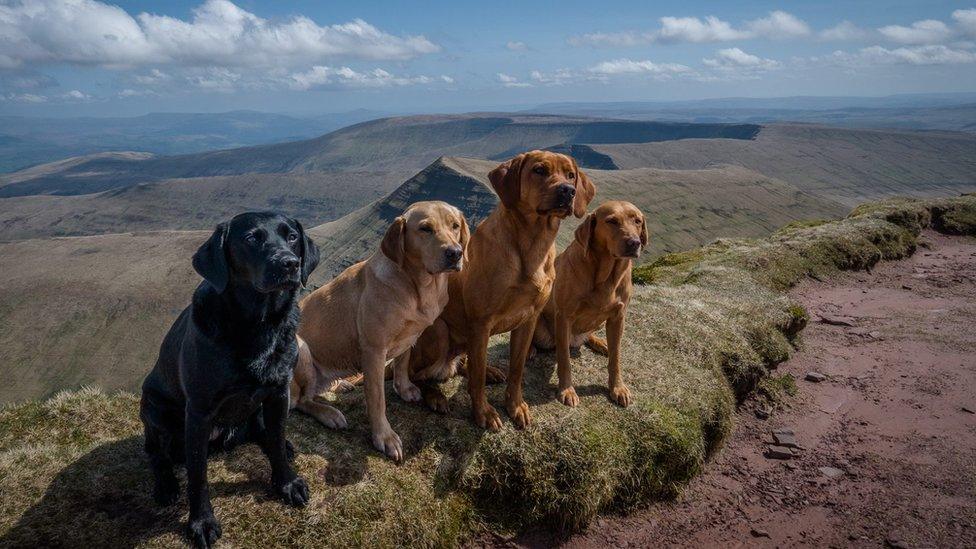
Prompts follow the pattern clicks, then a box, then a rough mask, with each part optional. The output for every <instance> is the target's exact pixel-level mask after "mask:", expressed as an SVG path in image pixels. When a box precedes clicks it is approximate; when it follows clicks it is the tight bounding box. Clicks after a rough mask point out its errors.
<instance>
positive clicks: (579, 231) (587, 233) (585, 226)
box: [575, 214, 596, 257]
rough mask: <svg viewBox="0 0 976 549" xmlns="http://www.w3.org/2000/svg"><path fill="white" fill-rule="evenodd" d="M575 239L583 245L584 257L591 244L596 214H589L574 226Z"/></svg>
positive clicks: (594, 231)
mask: <svg viewBox="0 0 976 549" xmlns="http://www.w3.org/2000/svg"><path fill="white" fill-rule="evenodd" d="M575 234H576V241H577V242H579V243H580V246H583V257H586V256H587V254H588V253H589V251H590V247H591V246H592V245H593V235H594V234H596V216H595V215H593V214H590V215H588V216H586V219H584V220H583V221H582V223H580V224H579V227H576V233H575Z"/></svg>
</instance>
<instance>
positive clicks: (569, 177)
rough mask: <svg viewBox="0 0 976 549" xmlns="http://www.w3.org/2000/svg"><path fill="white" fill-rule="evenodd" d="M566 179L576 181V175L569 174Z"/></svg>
mask: <svg viewBox="0 0 976 549" xmlns="http://www.w3.org/2000/svg"><path fill="white" fill-rule="evenodd" d="M566 179H576V174H575V173H573V172H569V173H568V174H566Z"/></svg>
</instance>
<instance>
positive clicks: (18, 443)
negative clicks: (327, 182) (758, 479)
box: [0, 195, 976, 547]
mask: <svg viewBox="0 0 976 549" xmlns="http://www.w3.org/2000/svg"><path fill="white" fill-rule="evenodd" d="M974 211H976V196H972V195H970V196H965V197H961V198H957V199H948V200H938V201H924V200H911V201H894V200H893V201H886V202H883V203H877V204H872V205H869V206H864V207H861V208H858V209H857V210H855V211H854V212H853V213H852V214H851V216H850V217H848V218H847V219H844V220H841V221H835V222H828V223H816V224H807V225H806V226H797V227H790V228H787V229H784V230H781V231H779V232H777V233H776V234H774V235H773V236H771V237H770V238H768V239H760V240H720V241H716V242H715V243H713V244H710V245H709V246H706V247H704V248H701V249H700V250H695V251H692V252H688V253H685V254H672V255H671V256H666V258H665V259H662V260H659V261H657V262H654V263H652V264H650V265H648V266H645V267H641V268H639V269H636V272H635V279H636V280H640V281H645V282H646V281H653V284H645V285H638V286H637V287H636V289H635V295H634V297H633V300H632V302H631V307H630V313H629V318H628V321H627V325H626V336H625V343H624V350H623V356H622V362H623V365H624V376H625V380H626V382H627V383H628V384H629V386H630V388H631V390H632V391H633V394H634V404H633V405H632V406H631V407H629V408H627V409H623V408H619V407H617V406H616V405H614V404H612V403H611V402H610V401H609V399H608V398H607V392H606V368H605V364H606V362H605V359H604V358H603V357H600V356H596V355H594V354H593V353H591V352H589V351H588V350H584V351H583V352H582V356H581V357H580V358H577V359H574V364H573V369H574V377H575V380H576V384H577V391H578V392H579V394H580V396H581V398H582V402H581V404H580V406H579V407H577V408H567V407H565V406H563V405H561V404H559V403H558V402H556V401H555V400H554V393H555V372H554V370H555V368H554V358H553V356H552V355H540V356H537V357H536V358H534V359H533V360H532V361H531V363H530V364H529V365H528V368H527V370H528V371H527V376H526V398H527V400H528V402H529V404H530V405H531V406H532V410H533V414H534V419H535V423H534V425H533V426H532V427H531V428H529V429H527V430H525V431H517V430H515V429H514V428H512V427H511V426H510V425H507V426H506V427H505V428H504V429H503V430H502V431H501V432H500V433H494V434H492V433H485V432H482V431H480V430H478V429H476V428H474V427H473V426H472V424H471V422H470V421H469V419H468V414H469V404H468V400H467V395H466V392H465V391H464V390H463V389H462V387H461V381H460V380H454V381H452V382H450V383H448V384H446V386H445V390H446V392H447V393H448V394H449V395H450V397H451V411H450V413H449V414H448V415H446V416H439V415H435V414H432V413H429V412H427V411H426V410H425V409H423V408H421V407H419V406H415V405H406V404H403V403H401V402H400V401H399V400H398V398H397V397H396V395H395V394H394V393H393V392H392V390H390V391H389V393H388V398H389V402H390V405H389V416H390V421H391V423H392V425H393V427H394V428H395V429H396V430H397V431H398V432H399V433H400V435H401V437H402V438H403V441H404V444H405V448H406V454H407V459H406V461H405V463H403V464H402V465H394V464H393V463H391V462H389V461H387V460H386V459H385V458H383V457H382V456H381V455H380V454H378V453H377V452H374V451H373V450H372V448H371V446H370V444H369V436H368V427H367V422H366V417H365V412H364V410H363V408H364V406H363V402H362V401H363V397H362V392H361V391H358V390H357V391H354V392H352V393H348V394H343V395H326V398H328V399H330V400H333V401H335V404H336V406H338V407H339V408H341V409H342V410H343V411H344V412H345V413H346V416H347V418H348V419H349V422H350V425H351V428H350V430H348V431H345V432H336V431H330V430H327V429H325V428H322V427H321V426H319V425H318V424H316V423H315V422H314V421H313V420H311V419H310V418H308V417H304V416H302V415H295V416H294V417H293V418H292V419H291V420H290V422H289V437H290V438H291V440H292V441H293V442H294V443H295V445H296V446H297V448H298V450H299V456H298V458H297V460H296V466H297V468H298V469H299V471H300V472H301V474H303V475H304V476H305V478H306V479H307V480H308V481H309V484H310V485H311V488H312V501H311V503H310V505H309V506H308V507H307V508H306V509H301V510H295V509H289V508H286V507H284V506H283V505H281V504H279V503H278V502H277V501H274V500H273V498H271V497H270V495H269V492H268V488H267V486H268V475H269V471H268V466H267V462H266V460H264V458H263V456H261V454H260V452H259V451H258V450H257V449H256V448H253V447H245V448H241V449H238V450H235V451H234V452H231V453H230V454H227V455H222V456H220V457H217V458H215V459H214V460H212V462H211V465H210V478H211V486H212V494H213V499H214V506H215V509H216V514H217V517H218V518H219V519H220V520H221V521H222V522H223V526H224V537H223V538H222V539H223V540H224V541H225V542H227V544H228V545H236V546H257V545H289V546H295V545H299V544H302V545H313V544H314V545H315V546H349V545H357V546H361V545H370V546H379V547H383V546H394V545H406V544H411V545H421V546H450V545H456V544H457V543H459V542H460V541H461V540H463V539H464V538H465V537H466V536H468V535H470V534H471V533H472V532H475V531H478V530H484V529H490V530H509V531H511V530H517V529H520V528H523V527H525V526H527V525H530V524H536V523H545V524H548V525H552V526H556V527H561V528H564V529H568V530H574V529H579V528H583V527H585V526H586V525H587V524H588V523H589V522H590V521H591V520H592V519H593V518H594V516H596V514H597V513H600V512H605V511H611V510H626V509H628V508H631V507H633V506H637V505H640V504H643V503H646V502H647V501H649V500H652V499H657V498H666V497H672V496H674V495H675V494H676V493H677V492H678V491H679V490H680V489H681V487H682V486H684V485H685V483H687V482H688V480H689V479H691V478H692V477H693V476H694V475H695V474H697V473H698V472H699V471H700V470H701V468H702V466H703V465H704V463H705V460H706V459H707V458H708V456H709V455H710V454H711V453H713V452H715V451H716V450H717V449H718V448H719V447H720V445H721V443H722V440H723V439H724V437H725V436H727V435H728V434H729V432H730V430H731V428H732V419H733V415H734V410H735V404H736V401H737V400H739V399H741V398H743V397H744V396H746V395H748V394H749V393H750V392H751V391H752V390H754V389H755V388H756V386H757V384H759V383H760V381H761V380H763V379H764V378H765V377H766V376H767V374H768V372H769V367H770V366H773V365H775V364H777V363H778V362H781V361H783V360H785V359H786V358H788V357H789V355H790V353H791V352H792V350H793V342H794V338H795V337H796V335H797V334H798V333H799V332H800V330H802V328H803V327H804V326H805V324H806V322H807V316H806V312H805V311H804V310H803V308H802V307H800V306H798V305H797V304H795V303H792V302H791V301H790V300H789V299H788V298H787V296H786V295H785V293H784V290H785V289H786V288H788V287H789V286H791V285H793V284H795V283H796V282H798V281H799V280H800V279H802V278H803V277H805V276H807V275H809V274H818V275H824V274H829V272H830V271H832V270H836V269H864V268H870V267H871V266H872V265H874V264H875V263H876V262H877V261H879V260H881V259H896V258H900V257H904V256H907V255H909V254H911V253H912V252H913V250H914V249H915V246H916V237H917V235H918V232H919V231H920V230H921V228H922V227H924V226H928V225H930V224H931V225H932V226H934V227H935V228H937V229H939V230H946V231H951V232H956V233H966V234H973V231H974V230H976V223H974V222H973V215H972V214H973V212H974ZM935 220H942V221H939V222H936V221H935ZM505 351H506V345H505V343H504V341H503V340H497V341H496V342H495V343H494V345H493V347H492V349H491V352H492V357H493V361H494V362H496V363H502V362H504V356H505V354H506V353H505ZM769 383H771V382H766V384H767V385H768V384H769ZM774 385H775V384H774ZM764 386H765V385H764ZM770 386H772V385H770ZM490 399H491V401H492V402H494V403H495V404H496V406H501V403H502V400H503V387H501V386H495V387H492V388H491V390H490ZM137 411H138V397H137V396H134V395H131V394H125V393H120V394H114V395H106V394H103V393H101V392H99V391H97V390H82V391H79V392H73V393H63V394H60V395H58V396H56V397H54V398H53V399H50V400H48V401H44V402H30V403H26V404H21V405H15V406H9V407H6V408H4V409H2V410H0V546H8V545H13V546H18V545H28V544H30V545H42V546H58V545H61V546H65V545H70V546H102V545H106V544H111V545H122V546H151V547H152V546H174V545H178V544H179V543H180V542H181V538H180V534H179V532H180V528H181V525H182V523H183V521H184V520H185V502H182V501H181V502H180V505H178V506H177V507H175V508H173V509H168V510H161V509H159V508H157V507H155V506H154V505H153V504H152V502H151V500H150V498H149V491H150V478H149V474H148V470H147V467H146V462H145V458H144V457H143V454H142V438H141V428H140V424H139V421H138V413H137Z"/></svg>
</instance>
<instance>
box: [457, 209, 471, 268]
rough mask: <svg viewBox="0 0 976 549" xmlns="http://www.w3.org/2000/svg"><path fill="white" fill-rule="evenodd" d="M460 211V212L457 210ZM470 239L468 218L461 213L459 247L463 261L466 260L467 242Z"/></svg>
mask: <svg viewBox="0 0 976 549" xmlns="http://www.w3.org/2000/svg"><path fill="white" fill-rule="evenodd" d="M459 213H460V212H459ZM470 240H471V232H470V230H469V229H468V220H467V219H465V218H464V214H461V249H462V250H463V251H464V262H465V263H467V262H468V242H469V241H470Z"/></svg>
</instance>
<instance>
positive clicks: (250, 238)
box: [244, 233, 258, 244]
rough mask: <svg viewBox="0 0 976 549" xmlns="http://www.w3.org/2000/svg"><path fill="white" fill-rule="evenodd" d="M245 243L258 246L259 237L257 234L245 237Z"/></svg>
mask: <svg viewBox="0 0 976 549" xmlns="http://www.w3.org/2000/svg"><path fill="white" fill-rule="evenodd" d="M244 242H247V243H248V244H257V243H258V236H257V235H256V234H255V233H250V234H248V235H247V236H245V237H244Z"/></svg>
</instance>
